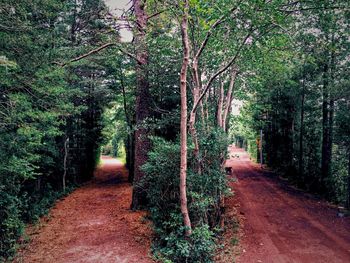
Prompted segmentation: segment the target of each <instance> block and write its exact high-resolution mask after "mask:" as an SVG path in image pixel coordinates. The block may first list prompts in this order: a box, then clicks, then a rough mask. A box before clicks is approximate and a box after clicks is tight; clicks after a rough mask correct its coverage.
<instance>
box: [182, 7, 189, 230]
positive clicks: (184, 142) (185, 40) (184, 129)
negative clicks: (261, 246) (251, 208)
mask: <svg viewBox="0 0 350 263" xmlns="http://www.w3.org/2000/svg"><path fill="white" fill-rule="evenodd" d="M184 4H185V10H184V11H185V13H184V15H183V18H182V22H181V34H182V45H183V61H182V67H181V74H180V93H181V124H180V141H181V152H180V154H181V156H180V204H181V213H182V217H183V221H184V226H185V227H186V231H185V234H186V236H189V235H191V232H192V227H191V220H190V216H189V212H188V207H187V190H186V177H187V82H186V80H187V67H188V63H189V56H190V50H189V49H190V48H189V40H188V31H187V30H188V9H189V5H188V0H184Z"/></svg>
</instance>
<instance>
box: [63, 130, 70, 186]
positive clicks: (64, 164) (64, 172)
mask: <svg viewBox="0 0 350 263" xmlns="http://www.w3.org/2000/svg"><path fill="white" fill-rule="evenodd" d="M68 143H69V137H67V139H66V140H65V141H64V157H63V176H62V188H63V192H66V175H67V158H68Z"/></svg>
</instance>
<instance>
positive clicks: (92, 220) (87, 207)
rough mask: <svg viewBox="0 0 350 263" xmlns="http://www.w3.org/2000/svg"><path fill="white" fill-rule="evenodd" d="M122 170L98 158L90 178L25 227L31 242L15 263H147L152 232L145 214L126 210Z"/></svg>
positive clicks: (128, 198)
mask: <svg viewBox="0 0 350 263" xmlns="http://www.w3.org/2000/svg"><path fill="white" fill-rule="evenodd" d="M130 201H131V186H130V184H128V183H127V170H126V169H125V168H124V166H123V165H122V164H121V163H120V162H118V161H117V160H115V159H112V158H108V157H105V158H103V162H102V166H101V167H100V168H98V169H97V171H96V174H95V179H94V180H93V181H92V182H90V183H88V184H87V185H85V186H83V187H81V188H79V189H77V190H76V191H74V192H73V193H72V194H70V195H69V196H67V197H66V198H65V199H64V200H61V201H59V202H58V203H57V204H56V205H55V207H54V208H53V209H52V210H51V212H50V215H49V216H48V218H47V219H46V220H45V219H42V220H41V224H42V227H40V228H38V229H36V228H33V227H32V228H30V229H29V232H34V233H32V235H31V238H32V241H31V242H30V244H29V245H28V246H27V247H26V249H25V250H24V251H22V252H21V253H19V256H18V257H17V258H16V260H15V262H25V263H31V262H43V263H46V262H47V263H53V262H55V263H63V262H64V263H69V262H74V263H88V262H94V263H97V262H103V263H110V262H111V263H112V262H113V263H149V262H152V260H151V259H150V258H149V256H148V253H149V251H148V250H149V247H150V237H151V230H150V226H149V223H148V222H147V221H146V220H145V219H144V218H143V216H144V215H145V213H144V212H132V211H130V210H129V207H130Z"/></svg>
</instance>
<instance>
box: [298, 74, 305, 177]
mask: <svg viewBox="0 0 350 263" xmlns="http://www.w3.org/2000/svg"><path fill="white" fill-rule="evenodd" d="M304 104H305V79H303V89H302V93H301V110H300V132H299V177H300V178H301V180H303V173H304V156H303V152H304V145H303V140H304V111H305V109H304Z"/></svg>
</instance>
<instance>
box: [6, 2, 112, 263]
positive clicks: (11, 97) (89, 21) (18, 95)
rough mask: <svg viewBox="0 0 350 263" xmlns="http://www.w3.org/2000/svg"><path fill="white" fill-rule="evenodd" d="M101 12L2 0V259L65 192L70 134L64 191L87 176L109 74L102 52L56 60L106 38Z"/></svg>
mask: <svg viewBox="0 0 350 263" xmlns="http://www.w3.org/2000/svg"><path fill="white" fill-rule="evenodd" d="M105 12H106V8H105V6H104V3H103V2H102V1H100V0H84V1H79V3H78V2H76V1H71V0H66V1H51V0H48V1H47V0H34V1H24V0H22V1H16V3H14V2H13V1H8V0H5V1H2V2H1V3H0V14H1V15H0V24H1V26H0V50H1V51H0V93H1V96H0V105H1V109H0V158H1V159H0V198H1V200H0V229H1V230H0V261H3V260H5V259H6V258H8V257H10V256H12V255H13V254H14V252H15V249H16V242H17V240H18V239H19V237H20V236H21V234H22V232H23V227H24V225H25V223H27V222H31V221H35V220H36V219H38V217H39V216H41V215H43V214H45V213H47V211H48V209H49V208H50V207H51V205H52V204H53V203H54V202H55V200H57V199H58V198H60V197H61V196H62V195H63V194H64V193H63V191H62V175H63V159H64V154H65V151H64V142H65V140H66V139H67V138H70V140H69V145H68V148H69V151H68V165H67V167H68V170H67V189H66V191H65V193H68V192H69V191H70V190H71V189H73V188H74V187H75V186H76V185H77V184H79V183H81V182H84V181H86V180H88V179H89V178H91V176H92V172H93V169H94V167H95V165H96V163H97V160H98V156H99V146H100V145H101V144H102V143H103V142H104V141H103V139H102V130H103V128H104V126H105V124H106V120H104V119H103V118H102V115H103V111H104V108H105V107H107V106H109V103H110V101H111V100H112V99H113V91H112V90H111V89H110V86H109V85H108V84H106V83H102V82H103V81H104V80H105V79H107V78H108V73H107V70H106V67H105V66H104V65H103V63H100V60H99V59H96V60H94V62H93V63H92V62H86V61H85V62H84V61H79V62H77V63H76V64H74V65H72V64H70V65H68V66H66V67H61V66H58V65H57V64H58V63H59V62H62V61H69V60H70V59H71V58H74V57H76V56H78V55H80V54H82V53H84V52H87V51H88V50H90V49H93V48H94V45H96V46H98V45H99V44H100V42H102V41H105V40H106V39H108V38H109V34H107V33H105V32H102V33H101V31H103V30H102V29H103V28H104V27H105V25H104V22H102V20H101V18H102V16H103V14H104V13H105ZM78 20H79V23H80V25H81V27H80V28H78V27H76V25H74V23H76V22H77V21H78ZM72 27H73V28H75V31H74V30H70V28H72ZM73 31H74V32H73ZM111 34H112V33H111ZM104 55H106V53H105V54H104ZM102 57H103V56H102Z"/></svg>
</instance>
